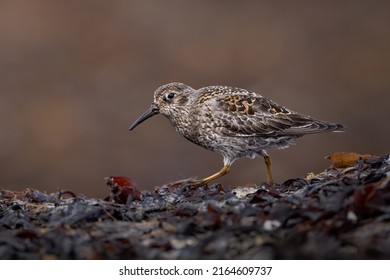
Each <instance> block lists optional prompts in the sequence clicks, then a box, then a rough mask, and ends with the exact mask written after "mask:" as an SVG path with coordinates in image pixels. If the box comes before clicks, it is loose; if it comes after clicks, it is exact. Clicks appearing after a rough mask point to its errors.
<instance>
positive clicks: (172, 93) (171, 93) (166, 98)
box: [165, 92, 175, 101]
mask: <svg viewBox="0 0 390 280" xmlns="http://www.w3.org/2000/svg"><path fill="white" fill-rule="evenodd" d="M174 97H175V93H174V92H168V93H167V94H165V100H166V101H169V100H171V99H172V98H174Z"/></svg>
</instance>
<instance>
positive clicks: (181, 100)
mask: <svg viewBox="0 0 390 280" xmlns="http://www.w3.org/2000/svg"><path fill="white" fill-rule="evenodd" d="M195 92H196V91H195V90H194V89H193V88H192V87H190V86H187V85H185V84H183V83H177V82H174V83H169V84H166V85H163V86H161V87H159V88H158V89H157V90H156V91H155V92H154V100H153V103H152V105H151V106H150V108H149V109H148V110H147V111H146V112H145V113H143V114H142V115H141V116H140V117H139V118H138V119H137V120H136V121H135V122H134V123H133V124H132V125H131V126H130V128H129V130H133V129H134V128H135V127H136V126H137V125H139V124H140V123H141V122H143V121H145V120H147V119H148V118H150V117H152V116H154V115H156V114H159V113H161V114H162V115H165V116H167V117H168V118H170V117H174V116H175V114H180V113H181V112H182V111H183V109H184V107H185V105H186V104H188V103H189V102H190V100H191V95H192V94H193V93H195Z"/></svg>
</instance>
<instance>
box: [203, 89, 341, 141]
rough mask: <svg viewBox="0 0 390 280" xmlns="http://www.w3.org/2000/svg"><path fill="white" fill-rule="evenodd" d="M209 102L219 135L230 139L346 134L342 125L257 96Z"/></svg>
mask: <svg viewBox="0 0 390 280" xmlns="http://www.w3.org/2000/svg"><path fill="white" fill-rule="evenodd" d="M243 91H244V90H243ZM208 102H210V105H211V107H212V108H213V111H214V112H213V114H212V115H213V118H215V119H217V120H216V122H215V123H218V124H220V126H221V127H220V128H219V131H220V132H221V133H222V134H224V135H226V136H235V137H237V136H238V137H249V136H301V135H304V134H311V133H318V132H323V131H334V130H342V126H341V125H338V124H333V123H329V122H325V121H320V120H315V119H313V118H311V117H309V116H305V115H301V114H298V113H296V112H294V111H291V110H289V109H287V108H285V107H283V106H280V105H278V104H276V103H275V102H273V101H271V100H268V99H266V98H264V97H263V96H261V95H258V94H256V93H254V92H249V91H246V92H239V93H233V94H232V93H230V94H220V95H216V96H213V98H211V99H210V100H208Z"/></svg>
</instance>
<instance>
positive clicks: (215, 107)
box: [130, 83, 344, 186]
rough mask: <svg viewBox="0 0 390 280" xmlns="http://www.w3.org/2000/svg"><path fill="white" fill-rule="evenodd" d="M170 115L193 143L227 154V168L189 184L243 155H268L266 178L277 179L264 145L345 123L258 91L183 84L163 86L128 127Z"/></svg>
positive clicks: (286, 143)
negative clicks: (316, 116)
mask: <svg viewBox="0 0 390 280" xmlns="http://www.w3.org/2000/svg"><path fill="white" fill-rule="evenodd" d="M158 113H160V114H162V115H164V116H166V117H167V118H168V120H169V121H170V122H171V124H172V126H173V127H174V128H175V129H176V131H177V132H179V133H180V134H181V135H183V136H184V137H185V138H187V139H188V140H190V141H191V142H193V143H195V144H197V145H200V146H202V147H204V148H206V149H208V150H211V151H214V152H217V153H219V154H221V155H222V156H223V161H224V167H223V168H222V169H221V170H220V171H219V172H217V173H215V174H213V175H211V176H209V177H207V178H204V179H203V180H199V181H194V182H191V185H196V186H198V185H203V184H206V183H207V182H209V181H211V180H214V179H216V178H218V177H220V176H222V175H224V174H226V173H227V172H229V170H230V166H231V165H232V164H233V162H234V161H235V160H236V159H238V158H240V157H245V156H247V157H250V158H255V157H256V156H258V155H260V156H262V157H264V159H265V162H266V164H267V176H268V182H269V183H270V184H272V183H273V180H272V173H271V159H270V157H269V156H268V154H267V152H266V149H268V148H270V147H277V148H286V147H288V146H289V145H291V144H292V143H293V142H294V141H295V140H296V139H297V138H299V137H302V136H303V135H305V134H312V133H319V132H325V131H342V130H343V129H344V126H343V125H341V124H337V123H331V122H326V121H321V120H316V119H313V118H311V117H309V116H306V115H302V114H299V113H297V112H294V111H292V110H289V109H287V108H285V107H283V106H280V105H278V104H276V103H275V102H273V101H271V100H269V99H266V98H264V97H263V96H261V95H260V94H258V93H255V92H252V91H248V90H245V89H241V88H236V87H229V86H208V87H204V88H200V89H198V90H196V89H193V88H191V87H190V86H187V85H185V84H183V83H170V84H167V85H163V86H161V87H159V88H158V89H157V90H156V91H155V93H154V101H153V103H152V105H151V107H150V108H149V110H147V111H146V112H145V113H144V114H143V115H142V116H141V117H139V118H138V119H137V120H136V121H135V122H134V123H133V124H132V125H131V127H130V130H132V129H134V128H135V127H136V126H137V125H138V124H140V123H141V122H143V121H144V120H146V119H148V118H149V117H151V116H153V115H155V114H158Z"/></svg>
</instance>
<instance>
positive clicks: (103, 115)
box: [0, 0, 390, 197]
mask: <svg viewBox="0 0 390 280" xmlns="http://www.w3.org/2000/svg"><path fill="white" fill-rule="evenodd" d="M389 3H390V1H222V0H221V1H183V0H174V1H124V0H123V1H97V0H90V1H52V0H47V1H39V0H37V1H29V0H25V1H19V0H12V1H3V0H1V1H0V129H1V131H2V133H1V138H0V161H1V169H0V188H7V189H13V190H18V189H24V188H25V187H34V188H38V189H40V190H46V191H48V192H52V191H56V190H57V188H64V189H70V190H73V191H75V192H76V193H80V192H81V193H84V194H86V195H88V196H93V197H103V196H105V194H107V188H106V186H105V183H104V177H106V176H110V175H123V176H130V177H132V178H133V179H134V180H135V181H136V182H137V183H138V186H139V188H140V189H151V188H153V187H154V186H156V185H161V184H163V183H165V182H168V181H173V180H177V179H181V178H187V177H191V176H198V177H204V176H207V175H210V174H211V173H213V172H215V171H217V170H219V169H220V168H221V167H222V157H221V156H220V155H218V154H213V153H211V152H209V151H206V150H204V149H202V148H200V147H197V146H196V145H194V144H192V143H190V142H188V141H187V140H185V139H184V138H182V137H181V136H179V135H178V134H177V133H176V132H175V130H174V129H173V128H172V127H171V126H170V124H169V123H168V121H167V120H166V119H165V118H164V117H162V116H156V117H154V118H152V119H150V120H148V121H147V122H145V123H143V124H142V125H141V126H139V127H137V129H135V130H134V131H133V132H131V133H130V132H129V131H128V127H129V125H130V124H131V123H132V122H133V121H134V120H135V119H136V118H137V117H138V116H139V115H140V114H141V113H143V112H144V111H145V110H146V109H147V108H148V107H149V105H150V102H151V101H152V96H153V92H154V90H155V89H156V88H157V87H158V86H160V85H162V84H165V83H168V82H172V81H182V82H185V83H187V84H189V85H191V86H192V87H194V88H199V87H203V86H207V85H217V84H220V85H234V86H239V87H243V88H246V89H249V90H253V91H257V92H260V93H262V94H263V95H264V96H266V97H268V98H270V99H272V100H274V101H276V102H277V103H279V104H281V105H284V106H286V107H288V108H290V109H293V110H296V111H298V112H301V113H305V114H309V115H311V116H314V117H317V118H320V119H324V120H329V121H336V122H341V123H343V124H346V125H347V126H348V127H349V131H348V132H346V133H338V134H322V135H313V136H307V137H305V138H303V139H301V140H300V141H298V144H297V145H296V146H293V147H291V148H290V149H288V150H282V151H280V150H270V151H269V153H270V155H271V156H272V157H273V163H274V176H275V179H276V180H277V181H279V182H282V181H284V180H286V179H288V178H291V177H298V176H305V175H306V174H307V173H308V172H311V171H313V172H319V171H322V170H323V169H324V168H326V167H328V166H329V162H328V161H327V160H325V159H324V156H326V155H328V154H331V153H333V152H336V151H355V152H361V153H376V154H380V155H383V154H386V153H389V142H390V133H389V125H388V122H389V117H390V113H389V101H390V95H389V89H390V36H389V34H390V33H389V30H390V16H389V15H390V5H389ZM265 179H266V173H265V166H264V163H263V161H262V159H261V158H259V159H256V160H249V159H242V160H239V161H237V162H236V163H235V164H234V165H233V168H232V170H231V173H230V174H228V175H227V176H225V177H224V178H223V179H221V180H219V181H220V182H223V183H224V184H230V185H238V184H240V185H244V184H246V183H251V182H257V183H261V182H263V181H265Z"/></svg>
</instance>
